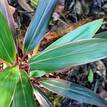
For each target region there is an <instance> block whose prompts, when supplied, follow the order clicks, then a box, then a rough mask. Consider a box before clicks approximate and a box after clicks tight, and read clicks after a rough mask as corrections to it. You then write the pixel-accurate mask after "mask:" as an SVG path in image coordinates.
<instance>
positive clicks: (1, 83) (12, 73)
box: [0, 67, 19, 107]
mask: <svg viewBox="0 0 107 107" xmlns="http://www.w3.org/2000/svg"><path fill="white" fill-rule="evenodd" d="M18 77H19V71H18V69H17V68H16V67H13V68H6V69H5V70H4V71H3V72H1V73H0V107H10V104H11V102H12V99H13V95H14V92H15V88H16V85H17V81H18Z"/></svg>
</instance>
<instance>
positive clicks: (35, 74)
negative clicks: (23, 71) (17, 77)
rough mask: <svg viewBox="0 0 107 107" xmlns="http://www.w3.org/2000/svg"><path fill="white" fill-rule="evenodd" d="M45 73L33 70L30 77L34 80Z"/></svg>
mask: <svg viewBox="0 0 107 107" xmlns="http://www.w3.org/2000/svg"><path fill="white" fill-rule="evenodd" d="M45 73H46V72H45V71H40V70H35V71H33V72H30V77H31V78H32V77H33V78H35V77H41V76H43V75H44V74H45Z"/></svg>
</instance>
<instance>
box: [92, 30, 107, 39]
mask: <svg viewBox="0 0 107 107" xmlns="http://www.w3.org/2000/svg"><path fill="white" fill-rule="evenodd" d="M94 38H103V39H107V31H105V32H101V33H98V34H96V35H95V36H94Z"/></svg>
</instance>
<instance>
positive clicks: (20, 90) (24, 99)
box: [11, 71, 36, 107]
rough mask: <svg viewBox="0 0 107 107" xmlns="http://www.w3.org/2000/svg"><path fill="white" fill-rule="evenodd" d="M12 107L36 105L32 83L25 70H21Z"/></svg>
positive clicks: (31, 106)
mask: <svg viewBox="0 0 107 107" xmlns="http://www.w3.org/2000/svg"><path fill="white" fill-rule="evenodd" d="M11 107H36V105H35V101H34V97H33V89H32V86H31V83H30V81H29V78H28V76H27V74H26V73H25V72H24V71H20V75H19V80H18V83H17V87H16V90H15V94H14V97H13V103H12V106H11Z"/></svg>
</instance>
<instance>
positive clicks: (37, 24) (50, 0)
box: [24, 0, 57, 53]
mask: <svg viewBox="0 0 107 107" xmlns="http://www.w3.org/2000/svg"><path fill="white" fill-rule="evenodd" d="M56 2H57V0H39V4H38V7H37V11H36V14H35V15H34V17H33V20H32V21H31V23H30V25H29V27H28V30H27V33H26V35H25V40H24V50H25V52H26V53H28V52H30V51H32V50H33V49H34V48H35V47H36V46H37V44H38V43H39V42H40V40H41V39H42V37H43V36H44V34H45V31H46V28H47V26H48V21H49V19H50V16H51V13H52V11H53V9H54V7H55V5H56Z"/></svg>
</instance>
